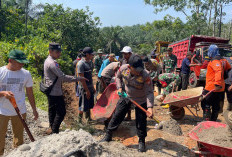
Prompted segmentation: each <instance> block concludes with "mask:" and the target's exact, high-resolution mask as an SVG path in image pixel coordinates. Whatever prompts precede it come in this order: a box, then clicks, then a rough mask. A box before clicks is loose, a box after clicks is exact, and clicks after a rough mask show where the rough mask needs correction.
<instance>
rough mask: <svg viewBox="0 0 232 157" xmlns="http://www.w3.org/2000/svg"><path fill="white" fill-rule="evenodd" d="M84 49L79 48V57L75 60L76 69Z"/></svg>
mask: <svg viewBox="0 0 232 157" xmlns="http://www.w3.org/2000/svg"><path fill="white" fill-rule="evenodd" d="M82 51H83V50H82V49H80V50H79V52H78V55H77V58H76V59H75V60H74V61H73V67H74V69H76V66H77V63H78V62H79V61H80V60H81V53H82Z"/></svg>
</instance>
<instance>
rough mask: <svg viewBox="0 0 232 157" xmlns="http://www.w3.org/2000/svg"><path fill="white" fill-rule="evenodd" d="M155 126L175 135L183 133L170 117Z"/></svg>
mask: <svg viewBox="0 0 232 157" xmlns="http://www.w3.org/2000/svg"><path fill="white" fill-rule="evenodd" d="M157 128H158V129H162V130H163V131H166V132H168V133H170V134H173V135H176V136H181V135H182V134H183V133H182V129H181V127H180V125H179V124H178V122H177V121H176V120H174V119H172V118H170V120H167V121H161V122H160V124H159V125H158V127H157Z"/></svg>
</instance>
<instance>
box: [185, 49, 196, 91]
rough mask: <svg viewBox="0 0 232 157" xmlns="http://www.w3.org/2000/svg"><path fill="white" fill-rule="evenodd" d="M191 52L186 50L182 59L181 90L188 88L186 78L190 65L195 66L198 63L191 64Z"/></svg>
mask: <svg viewBox="0 0 232 157" xmlns="http://www.w3.org/2000/svg"><path fill="white" fill-rule="evenodd" d="M192 56H193V55H192V53H191V52H188V53H187V55H186V57H185V58H184V59H183V61H182V64H181V82H182V90H186V89H187V88H188V80H189V74H190V67H191V66H196V65H200V64H191V63H190V61H191V58H192Z"/></svg>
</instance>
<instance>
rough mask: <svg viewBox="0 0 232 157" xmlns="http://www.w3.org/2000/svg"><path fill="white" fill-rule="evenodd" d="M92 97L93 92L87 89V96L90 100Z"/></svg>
mask: <svg viewBox="0 0 232 157" xmlns="http://www.w3.org/2000/svg"><path fill="white" fill-rule="evenodd" d="M90 97H91V93H90V91H89V90H87V91H86V98H87V99H88V100H89V99H90Z"/></svg>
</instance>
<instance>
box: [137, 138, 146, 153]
mask: <svg viewBox="0 0 232 157" xmlns="http://www.w3.org/2000/svg"><path fill="white" fill-rule="evenodd" d="M138 151H139V152H145V151H146V146H145V138H139V148H138Z"/></svg>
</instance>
